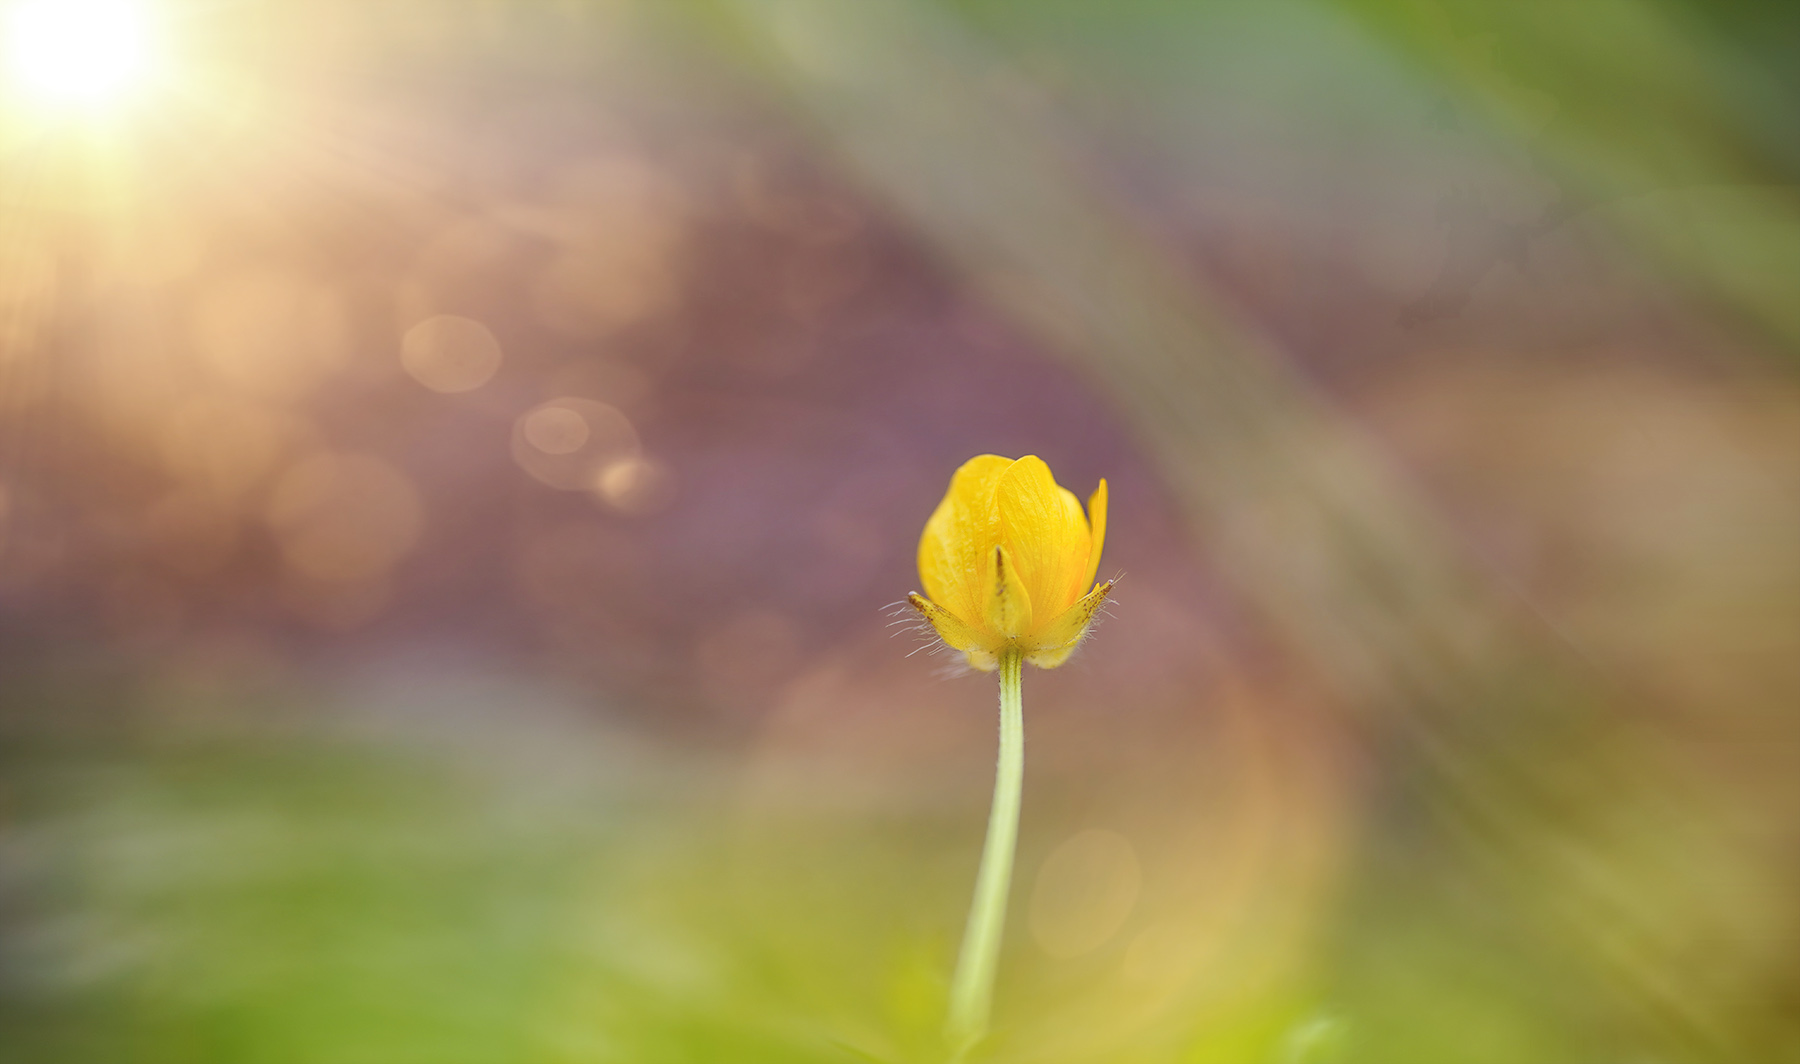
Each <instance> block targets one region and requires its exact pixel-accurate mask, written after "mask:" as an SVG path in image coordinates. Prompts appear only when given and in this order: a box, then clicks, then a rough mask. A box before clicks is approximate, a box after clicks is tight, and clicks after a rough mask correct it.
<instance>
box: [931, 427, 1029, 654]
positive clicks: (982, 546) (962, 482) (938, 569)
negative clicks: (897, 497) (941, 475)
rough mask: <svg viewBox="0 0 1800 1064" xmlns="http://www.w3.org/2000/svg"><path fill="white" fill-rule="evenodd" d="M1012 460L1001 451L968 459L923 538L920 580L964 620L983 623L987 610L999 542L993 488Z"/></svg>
mask: <svg viewBox="0 0 1800 1064" xmlns="http://www.w3.org/2000/svg"><path fill="white" fill-rule="evenodd" d="M1011 465H1012V460H1011V459H1008V458H1002V457H1000V456H999V455H997V454H984V455H980V456H978V457H975V458H971V459H969V460H968V461H967V462H964V463H963V464H962V468H960V469H958V470H957V471H956V474H955V476H952V477H951V478H950V490H949V491H947V492H945V494H944V498H943V501H942V502H939V503H938V506H937V509H936V510H934V511H933V512H932V514H931V519H930V520H929V521H926V522H925V534H924V535H923V536H921V537H919V580H920V582H921V583H923V584H924V585H925V594H926V595H928V596H930V598H931V600H932V601H933V602H934V603H936V604H937V605H938V606H940V607H942V608H944V609H946V610H948V611H950V612H951V613H953V614H955V615H956V616H957V617H958V618H960V619H961V620H962V621H963V622H964V623H965V624H973V625H980V624H981V623H982V622H983V618H984V617H985V615H986V604H987V599H988V594H989V590H988V589H989V588H990V587H991V586H992V584H993V580H994V548H995V547H996V546H997V545H999V542H1000V517H999V512H998V510H997V509H996V508H995V505H994V488H995V485H996V484H997V483H998V482H999V480H1000V475H1001V474H1002V473H1004V472H1005V471H1006V469H1007V467H1009V466H1011Z"/></svg>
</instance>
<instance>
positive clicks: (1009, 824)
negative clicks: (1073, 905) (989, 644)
mask: <svg viewBox="0 0 1800 1064" xmlns="http://www.w3.org/2000/svg"><path fill="white" fill-rule="evenodd" d="M1023 671H1024V661H1023V658H1022V656H1021V655H1020V653H1019V652H1018V651H1017V650H1005V651H1002V652H1001V654H1000V763H999V766H998V767H997V768H996V769H995V770H994V808H993V811H992V812H990V813H989V814H988V829H987V844H986V845H985V846H984V847H983V848H982V851H981V871H980V872H979V873H977V874H976V876H975V900H974V901H973V902H972V903H971V904H970V905H969V923H968V926H967V927H966V928H965V929H964V931H963V942H962V953H961V955H960V956H958V957H957V959H956V978H955V979H954V980H953V981H952V982H951V984H950V1015H949V1019H948V1021H947V1022H946V1023H945V1025H944V1033H945V1035H946V1036H947V1037H948V1038H949V1040H950V1048H951V1050H952V1051H953V1052H954V1053H955V1054H956V1058H957V1059H959V1060H960V1059H961V1058H962V1056H963V1054H965V1053H967V1052H968V1051H969V1050H970V1049H971V1048H973V1047H974V1046H975V1044H976V1043H977V1042H979V1041H981V1039H982V1037H983V1036H984V1035H986V1034H987V1025H988V1011H989V1009H990V1007H991V1006H992V1004H993V1000H994V970H995V968H996V967H997V966H998V963H999V960H1000V933H1001V931H1002V930H1003V929H1004V928H1005V926H1006V895H1007V888H1008V887H1009V886H1011V884H1012V865H1013V850H1014V849H1015V848H1016V845H1015V844H1016V843H1017V841H1018V838H1019V794H1020V789H1021V786H1022V784H1023V783H1024V780H1025V702H1024V694H1023V692H1022V690H1021V688H1022V687H1023V684H1022V683H1021V677H1020V674H1021V673H1022V672H1023Z"/></svg>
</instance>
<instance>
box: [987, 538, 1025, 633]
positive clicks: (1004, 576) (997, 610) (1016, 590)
mask: <svg viewBox="0 0 1800 1064" xmlns="http://www.w3.org/2000/svg"><path fill="white" fill-rule="evenodd" d="M987 622H988V627H990V628H992V629H993V630H994V631H995V633H997V634H999V635H1001V636H1004V637H1005V638H1007V639H1017V638H1018V637H1019V636H1021V635H1024V634H1025V633H1026V632H1029V631H1031V596H1030V595H1029V594H1027V593H1026V591H1025V585H1024V584H1023V583H1021V582H1020V580H1019V571H1018V569H1017V568H1015V567H1014V566H1013V562H1012V558H1011V556H1010V555H1008V554H1007V552H1006V548H1005V547H995V548H994V585H993V592H992V594H991V595H990V596H989V597H988V601H987Z"/></svg>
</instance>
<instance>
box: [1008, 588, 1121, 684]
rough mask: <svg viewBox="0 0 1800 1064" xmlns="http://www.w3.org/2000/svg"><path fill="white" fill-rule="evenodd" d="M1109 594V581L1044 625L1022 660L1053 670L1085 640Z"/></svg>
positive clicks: (1035, 635) (1034, 636)
mask: <svg viewBox="0 0 1800 1064" xmlns="http://www.w3.org/2000/svg"><path fill="white" fill-rule="evenodd" d="M1111 591H1112V581H1111V580H1108V581H1107V582H1106V583H1104V584H1101V585H1100V586H1099V587H1096V588H1095V589H1094V590H1092V591H1090V592H1088V594H1086V595H1085V596H1083V597H1082V599H1081V601H1079V602H1077V603H1075V605H1073V606H1070V607H1069V608H1068V609H1066V610H1064V611H1063V612H1062V613H1061V614H1060V615H1058V616H1057V617H1056V618H1055V619H1053V620H1052V621H1050V622H1049V623H1048V624H1046V625H1044V627H1043V628H1041V629H1040V630H1038V631H1037V632H1036V633H1035V634H1034V635H1033V636H1032V638H1031V646H1029V647H1027V653H1026V655H1025V660H1026V661H1029V662H1031V663H1032V664H1033V665H1036V666H1037V667H1038V668H1040V669H1054V668H1056V667H1057V666H1058V665H1061V664H1062V663H1063V662H1065V661H1067V660H1069V655H1070V654H1073V653H1075V648H1076V647H1078V646H1080V645H1081V641H1082V639H1083V638H1085V637H1086V636H1087V633H1088V628H1089V627H1090V626H1091V625H1092V624H1093V623H1094V614H1095V613H1097V612H1098V611H1099V609H1100V607H1101V606H1102V605H1103V604H1104V603H1105V602H1106V596H1107V595H1108V594H1109V593H1110V592H1111Z"/></svg>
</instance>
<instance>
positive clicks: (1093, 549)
mask: <svg viewBox="0 0 1800 1064" xmlns="http://www.w3.org/2000/svg"><path fill="white" fill-rule="evenodd" d="M1088 526H1089V527H1090V528H1091V529H1093V535H1092V537H1091V538H1092V540H1093V542H1092V545H1091V546H1089V547H1088V569H1087V579H1085V580H1083V581H1082V582H1081V589H1082V590H1083V591H1086V590H1087V589H1088V588H1090V587H1093V586H1094V577H1095V576H1096V575H1097V574H1098V573H1099V572H1100V548H1101V547H1102V546H1104V545H1105V543H1106V478H1105V477H1101V478H1100V486H1099V487H1097V488H1095V489H1094V493H1093V494H1092V495H1090V496H1088Z"/></svg>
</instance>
